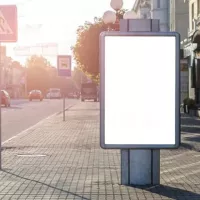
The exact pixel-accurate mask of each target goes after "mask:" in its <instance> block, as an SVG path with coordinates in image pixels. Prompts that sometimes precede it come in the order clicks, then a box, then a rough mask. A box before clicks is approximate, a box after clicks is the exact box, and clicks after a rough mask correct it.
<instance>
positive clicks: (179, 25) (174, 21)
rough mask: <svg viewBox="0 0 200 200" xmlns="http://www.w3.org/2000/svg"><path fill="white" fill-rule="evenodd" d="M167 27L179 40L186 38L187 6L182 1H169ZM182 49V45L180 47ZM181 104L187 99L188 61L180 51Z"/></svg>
mask: <svg viewBox="0 0 200 200" xmlns="http://www.w3.org/2000/svg"><path fill="white" fill-rule="evenodd" d="M169 6H170V7H169V8H170V9H169V10H170V12H169V14H170V15H169V27H170V31H176V32H178V33H180V37H181V40H183V39H184V38H186V37H187V35H188V28H189V4H188V1H184V0H170V5H169ZM181 49H183V45H181ZM180 62H181V102H183V100H184V99H185V98H187V97H188V93H189V73H188V67H187V65H188V60H187V59H186V58H184V56H183V52H182V50H181V60H180Z"/></svg>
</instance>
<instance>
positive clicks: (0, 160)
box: [0, 43, 2, 170]
mask: <svg viewBox="0 0 200 200" xmlns="http://www.w3.org/2000/svg"><path fill="white" fill-rule="evenodd" d="M1 53H2V52H1V43H0V170H1V169H2V141H1V140H2V138H1V137H2V136H1V135H2V131H1V129H2V127H1V125H2V122H1V121H2V120H1V96H2V94H1V83H2V77H1V75H2V63H1Z"/></svg>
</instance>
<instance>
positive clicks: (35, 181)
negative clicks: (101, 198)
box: [1, 170, 90, 200]
mask: <svg viewBox="0 0 200 200" xmlns="http://www.w3.org/2000/svg"><path fill="white" fill-rule="evenodd" d="M1 171H2V172H4V173H6V174H9V175H12V176H15V177H17V178H20V179H23V180H26V181H30V182H32V183H36V184H41V185H44V186H47V187H49V188H52V189H55V190H59V191H61V192H65V193H66V195H68V194H70V195H73V196H75V197H78V198H80V199H85V200H90V199H88V198H85V197H83V196H80V195H77V194H75V193H73V192H69V191H66V190H63V189H61V188H58V187H54V186H51V185H49V184H47V183H42V182H40V181H37V180H32V179H29V178H25V177H23V176H20V175H17V174H14V173H12V172H8V171H7V170H1Z"/></svg>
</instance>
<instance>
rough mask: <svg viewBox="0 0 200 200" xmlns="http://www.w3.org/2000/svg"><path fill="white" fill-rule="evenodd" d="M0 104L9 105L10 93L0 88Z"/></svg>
mask: <svg viewBox="0 0 200 200" xmlns="http://www.w3.org/2000/svg"><path fill="white" fill-rule="evenodd" d="M1 104H3V105H5V107H10V95H9V94H8V92H7V91H5V90H1Z"/></svg>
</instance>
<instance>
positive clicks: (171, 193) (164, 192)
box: [135, 185, 200, 200]
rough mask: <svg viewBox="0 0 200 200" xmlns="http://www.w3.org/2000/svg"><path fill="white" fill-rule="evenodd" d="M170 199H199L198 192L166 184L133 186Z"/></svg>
mask: <svg viewBox="0 0 200 200" xmlns="http://www.w3.org/2000/svg"><path fill="white" fill-rule="evenodd" d="M135 188H138V189H143V190H146V191H148V192H151V193H154V194H158V195H161V196H165V197H167V198H170V199H186V197H187V198H189V199H191V200H192V199H200V194H198V193H194V192H191V191H187V190H184V189H180V188H175V187H171V186H166V185H158V186H151V187H147V186H141V187H135Z"/></svg>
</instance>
